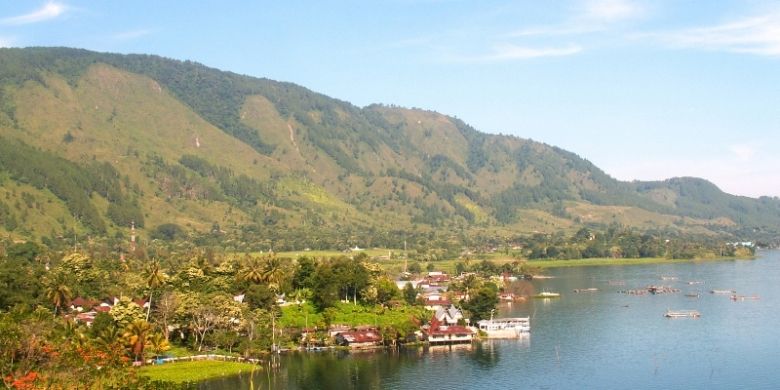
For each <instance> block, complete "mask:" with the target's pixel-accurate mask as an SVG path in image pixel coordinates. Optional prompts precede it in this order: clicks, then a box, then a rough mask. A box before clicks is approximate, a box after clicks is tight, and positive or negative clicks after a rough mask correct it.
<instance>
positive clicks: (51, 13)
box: [0, 2, 68, 25]
mask: <svg viewBox="0 0 780 390" xmlns="http://www.w3.org/2000/svg"><path fill="white" fill-rule="evenodd" d="M67 10H68V7H67V6H66V5H64V4H62V3H57V2H49V3H46V4H45V5H44V6H43V7H41V8H40V9H37V10H35V11H33V12H30V13H28V14H24V15H18V16H11V17H8V18H4V19H2V20H0V23H2V24H5V25H21V24H30V23H38V22H44V21H47V20H50V19H54V18H57V17H59V16H60V15H62V14H64V13H65V11H67Z"/></svg>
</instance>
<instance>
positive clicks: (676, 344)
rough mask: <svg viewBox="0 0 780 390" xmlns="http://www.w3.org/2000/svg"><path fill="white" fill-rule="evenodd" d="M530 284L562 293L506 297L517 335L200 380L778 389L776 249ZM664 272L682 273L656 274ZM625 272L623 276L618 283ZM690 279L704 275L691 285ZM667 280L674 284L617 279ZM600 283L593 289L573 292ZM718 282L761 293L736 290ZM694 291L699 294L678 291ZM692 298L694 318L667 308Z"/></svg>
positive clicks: (283, 385) (311, 385) (330, 355)
mask: <svg viewBox="0 0 780 390" xmlns="http://www.w3.org/2000/svg"><path fill="white" fill-rule="evenodd" d="M550 274H551V275H553V276H555V278H554V279H548V280H534V281H533V282H531V283H532V284H533V287H534V288H535V289H537V290H549V291H557V292H561V293H562V295H563V296H562V298H560V299H552V300H531V301H529V302H527V303H523V304H517V303H516V304H513V305H511V306H502V307H501V311H502V313H501V314H502V315H506V316H531V334H530V336H528V337H527V338H524V339H520V340H500V341H488V342H482V343H478V344H474V345H470V346H459V347H454V348H449V347H436V348H425V349H422V348H421V349H411V350H409V349H407V350H401V351H398V352H370V353H343V352H342V353H336V352H327V353H309V354H305V353H296V354H291V355H286V356H282V357H280V359H281V368H280V369H279V370H278V371H277V372H274V373H269V372H267V371H264V372H258V373H257V374H256V375H255V376H254V377H253V378H250V377H249V376H247V375H244V376H242V377H233V378H227V379H224V380H219V381H213V382H207V383H204V384H203V385H202V388H204V389H240V388H250V382H251V385H253V386H254V388H256V389H257V388H260V389H342V390H346V389H417V388H426V389H444V388H452V389H514V388H528V389H582V388H594V389H633V388H643V389H690V388H707V389H777V388H780V332H778V329H777V327H778V326H780V310H778V309H780V307H778V301H779V300H780V252H778V251H771V252H761V253H760V256H759V259H757V260H754V261H749V260H743V261H724V262H711V263H702V264H697V263H686V264H667V265H646V266H615V267H583V268H570V269H559V270H553V271H551V272H550ZM662 276H667V277H676V278H677V280H661V277H662ZM617 281H621V282H623V283H625V285H624V286H618V285H615V282H617ZM689 281H703V282H704V284H697V285H689V284H688V282H689ZM648 284H663V285H670V286H673V287H676V288H679V289H681V290H682V292H680V293H678V294H668V295H655V296H652V295H645V296H630V295H625V294H619V293H618V292H617V291H618V290H622V289H627V288H640V287H644V286H646V285H648ZM589 287H596V288H598V289H599V291H598V292H596V293H579V294H577V293H574V292H572V290H573V289H575V288H589ZM713 289H718V290H720V289H728V290H731V289H734V290H737V293H738V294H740V295H753V294H757V295H759V296H760V298H761V299H760V300H757V301H738V302H733V301H732V300H730V299H729V297H728V296H727V295H713V294H710V293H709V291H710V290H713ZM696 291H698V292H700V293H701V296H700V298H698V299H697V298H689V297H686V296H685V295H684V294H685V293H688V292H696ZM667 309H695V310H698V311H699V312H701V314H702V316H701V318H699V319H687V318H683V319H668V318H665V317H663V314H664V313H665V312H666V310H667Z"/></svg>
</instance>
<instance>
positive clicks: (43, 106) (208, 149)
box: [0, 48, 780, 247]
mask: <svg viewBox="0 0 780 390" xmlns="http://www.w3.org/2000/svg"><path fill="white" fill-rule="evenodd" d="M132 222H134V223H135V224H136V226H138V228H139V229H140V231H141V233H142V234H152V235H157V236H160V235H162V236H163V237H165V236H166V233H168V234H167V235H168V236H170V234H173V233H177V234H180V233H181V232H184V233H186V232H188V231H197V232H212V233H215V234H217V233H220V234H221V233H229V234H233V233H235V235H234V236H235V237H238V239H239V240H240V239H242V238H241V237H243V239H247V237H253V238H252V239H253V240H259V241H263V240H265V242H266V243H267V242H270V241H274V240H278V239H280V237H288V239H289V237H298V238H297V239H296V241H295V245H306V246H311V247H322V246H334V245H336V246H338V245H344V244H347V243H351V242H358V241H359V242H360V243H362V244H363V245H371V242H370V240H372V239H375V240H376V242H382V243H387V240H386V239H387V237H390V236H393V237H402V236H406V235H412V234H416V235H421V234H422V235H425V234H434V233H435V234H438V235H445V236H451V237H453V239H457V238H458V237H461V238H462V237H464V236H473V235H476V234H482V235H491V234H492V235H506V234H510V233H533V232H552V231H557V230H561V229H577V228H579V227H582V226H586V225H587V226H607V225H609V224H612V223H619V224H623V225H627V226H633V227H636V228H638V229H664V230H670V231H679V232H689V233H694V234H705V235H715V234H718V235H732V236H736V237H749V236H751V235H754V234H756V233H757V232H763V233H769V234H774V233H776V232H778V231H780V200H779V199H777V198H767V197H763V198H760V199H752V198H747V197H739V196H733V195H729V194H726V193H723V192H722V191H720V190H719V189H718V188H717V187H716V186H714V185H713V184H712V183H709V182H707V181H705V180H702V179H695V178H676V179H670V180H666V181H663V182H621V181H618V180H615V179H613V178H612V177H610V176H609V175H607V174H606V173H604V172H603V171H602V170H601V169H599V168H598V167H596V166H594V165H593V164H591V163H590V162H589V161H587V160H585V159H583V158H581V157H579V156H577V155H575V154H573V153H571V152H568V151H565V150H562V149H560V148H557V147H554V146H549V145H545V144H543V143H539V142H534V141H531V140H527V139H522V138H518V137H514V136H503V135H490V134H484V133H480V132H479V131H477V130H476V129H474V128H472V127H471V126H469V125H467V124H466V123H464V122H463V121H461V120H459V119H457V118H454V117H450V116H446V115H442V114H439V113H436V112H431V111H425V110H420V109H406V108H400V107H395V106H386V105H372V106H368V107H364V108H360V107H356V106H354V105H352V104H350V103H348V102H344V101H341V100H337V99H333V98H330V97H327V96H324V95H322V94H319V93H316V92H313V91H310V90H308V89H306V88H303V87H301V86H297V85H295V84H291V83H285V82H278V81H273V80H268V79H262V78H254V77H249V76H244V75H239V74H235V73H231V72H225V71H220V70H217V69H213V68H208V67H206V66H204V65H201V64H198V63H195V62H190V61H177V60H172V59H167V58H162V57H157V56H149V55H118V54H106V53H96V52H91V51H86V50H79V49H69V48H26V49H15V48H5V49H0V231H2V232H3V233H4V234H6V235H10V236H12V237H21V238H32V239H36V240H43V241H46V240H56V239H58V238H62V237H66V236H67V235H69V234H70V235H73V234H86V233H91V234H97V235H104V236H117V237H118V236H122V235H127V234H128V227H129V226H130V224H131V223H132ZM168 238H170V237H168ZM383 240H385V241H383ZM295 245H292V244H291V245H290V246H295Z"/></svg>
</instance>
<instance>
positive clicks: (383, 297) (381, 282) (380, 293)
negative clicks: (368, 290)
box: [374, 276, 401, 304]
mask: <svg viewBox="0 0 780 390" xmlns="http://www.w3.org/2000/svg"><path fill="white" fill-rule="evenodd" d="M374 286H375V287H376V299H377V301H378V302H379V303H382V304H384V303H387V302H389V301H391V300H393V299H396V298H400V296H401V291H400V290H399V289H398V285H396V284H395V282H394V281H392V280H391V279H390V278H388V277H387V276H382V277H380V278H377V279H376V280H375V281H374Z"/></svg>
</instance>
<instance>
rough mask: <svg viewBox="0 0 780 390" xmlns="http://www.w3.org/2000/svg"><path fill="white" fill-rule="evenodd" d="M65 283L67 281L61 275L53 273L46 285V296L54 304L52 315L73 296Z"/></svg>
mask: <svg viewBox="0 0 780 390" xmlns="http://www.w3.org/2000/svg"><path fill="white" fill-rule="evenodd" d="M66 283H67V281H66V279H65V277H64V276H63V275H55V276H54V278H53V279H52V280H50V281H49V283H48V286H47V287H46V298H48V299H49V301H51V303H52V304H54V315H57V313H58V312H59V310H60V308H61V307H62V306H63V305H65V304H67V303H68V302H70V299H71V298H72V296H73V294H72V293H71V291H70V287H68V285H67V284H66Z"/></svg>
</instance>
